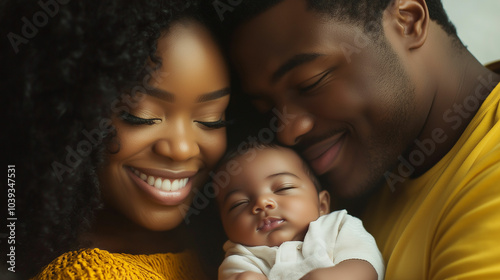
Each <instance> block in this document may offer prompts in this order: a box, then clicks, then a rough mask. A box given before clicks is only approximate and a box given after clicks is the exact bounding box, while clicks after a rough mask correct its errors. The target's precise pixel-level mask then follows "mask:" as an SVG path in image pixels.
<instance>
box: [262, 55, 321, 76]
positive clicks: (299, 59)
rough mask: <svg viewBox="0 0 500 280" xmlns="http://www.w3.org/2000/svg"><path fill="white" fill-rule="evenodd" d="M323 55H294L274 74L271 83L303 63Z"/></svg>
mask: <svg viewBox="0 0 500 280" xmlns="http://www.w3.org/2000/svg"><path fill="white" fill-rule="evenodd" d="M323 55H324V54H320V53H302V54H297V55H294V56H293V57H292V58H290V59H289V60H287V61H286V62H285V63H283V64H282V65H281V66H280V67H279V68H278V70H276V72H274V74H273V76H272V78H271V82H273V83H274V82H276V81H277V80H279V79H280V78H281V77H283V76H284V75H285V74H286V73H287V72H289V71H290V70H292V69H293V68H295V67H297V66H299V65H302V64H304V63H307V62H310V61H313V60H315V59H316V58H318V57H320V56H323Z"/></svg>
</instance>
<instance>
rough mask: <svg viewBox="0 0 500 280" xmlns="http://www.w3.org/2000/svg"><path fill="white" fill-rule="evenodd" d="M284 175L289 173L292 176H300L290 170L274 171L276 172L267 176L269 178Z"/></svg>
mask: <svg viewBox="0 0 500 280" xmlns="http://www.w3.org/2000/svg"><path fill="white" fill-rule="evenodd" d="M284 175H287V176H292V177H295V178H298V179H300V178H299V176H297V175H295V174H293V173H290V172H286V171H285V172H278V173H274V174H271V175H269V176H267V178H272V177H277V176H284Z"/></svg>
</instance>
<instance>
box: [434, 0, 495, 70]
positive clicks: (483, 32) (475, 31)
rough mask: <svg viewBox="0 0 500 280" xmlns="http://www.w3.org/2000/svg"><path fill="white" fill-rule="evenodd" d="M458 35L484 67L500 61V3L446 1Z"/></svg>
mask: <svg viewBox="0 0 500 280" xmlns="http://www.w3.org/2000/svg"><path fill="white" fill-rule="evenodd" d="M442 2H443V6H444V8H445V10H446V12H447V13H448V16H449V17H450V20H451V22H453V23H454V24H455V27H456V28H457V32H458V36H459V37H460V39H461V40H462V42H463V43H464V44H465V45H466V46H467V48H468V49H469V51H470V52H471V53H472V54H473V55H474V56H475V57H476V58H477V59H478V60H479V61H480V62H481V63H483V64H486V63H488V62H492V61H495V60H500V0H442Z"/></svg>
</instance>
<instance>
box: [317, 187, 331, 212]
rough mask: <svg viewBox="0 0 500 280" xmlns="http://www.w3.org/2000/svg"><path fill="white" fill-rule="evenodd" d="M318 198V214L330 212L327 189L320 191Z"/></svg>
mask: <svg viewBox="0 0 500 280" xmlns="http://www.w3.org/2000/svg"><path fill="white" fill-rule="evenodd" d="M318 198H319V215H320V216H323V215H325V214H328V213H330V194H329V193H328V192H327V191H321V192H320V193H319V194H318Z"/></svg>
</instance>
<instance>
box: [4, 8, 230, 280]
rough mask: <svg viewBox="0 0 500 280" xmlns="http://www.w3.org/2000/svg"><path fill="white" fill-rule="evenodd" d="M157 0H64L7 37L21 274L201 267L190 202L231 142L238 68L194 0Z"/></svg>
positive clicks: (88, 275)
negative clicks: (25, 33)
mask: <svg viewBox="0 0 500 280" xmlns="http://www.w3.org/2000/svg"><path fill="white" fill-rule="evenodd" d="M25 2H26V3H25ZM28 2H29V1H9V2H6V3H5V4H3V6H2V8H4V9H3V10H2V14H3V15H5V17H2V24H1V26H2V27H1V29H2V32H3V33H6V32H7V31H6V29H7V28H6V26H10V27H9V28H14V29H16V28H17V27H19V28H20V29H21V30H24V28H25V27H23V26H16V24H18V23H19V22H18V20H19V19H21V18H23V15H25V14H29V13H31V11H30V9H31V8H33V9H37V8H39V7H37V6H36V5H34V4H30V3H28ZM153 2H154V3H149V2H146V1H141V3H136V4H129V5H124V4H123V3H122V2H120V1H111V2H109V1H108V2H106V3H105V4H104V3H101V1H92V0H89V1H75V2H71V3H66V4H64V5H63V4H61V5H58V6H57V11H58V12H57V14H55V15H54V16H53V17H52V18H50V21H48V22H47V24H46V25H45V26H44V28H43V29H40V33H38V35H37V37H36V38H32V39H31V40H30V41H29V42H28V43H27V44H25V45H19V48H18V50H17V51H18V52H19V54H18V55H15V54H14V51H15V50H13V49H10V52H11V53H9V55H8V56H7V58H6V65H13V66H14V67H13V68H12V70H11V71H10V72H9V74H8V76H7V77H6V79H5V80H6V81H8V84H7V87H8V88H12V89H16V90H17V91H19V92H16V93H17V94H12V95H11V96H10V97H9V98H15V100H13V101H12V102H9V105H10V104H12V106H11V107H12V108H9V109H8V110H7V114H8V115H9V116H10V117H12V122H9V127H8V134H12V135H16V137H15V139H14V138H13V140H12V142H7V143H6V145H9V144H12V146H14V143H16V147H22V148H20V149H13V150H12V151H10V152H12V153H10V154H9V155H8V158H9V159H10V160H13V161H14V162H12V163H13V164H16V166H17V167H18V169H17V174H16V175H18V176H19V177H21V178H20V181H19V182H18V185H19V186H20V187H19V189H21V186H22V188H23V192H19V193H18V196H17V199H18V200H17V206H18V208H19V211H18V221H19V222H18V227H17V232H16V234H17V235H16V238H17V239H16V240H17V241H18V242H19V244H16V246H18V248H16V251H17V252H19V254H18V256H17V260H16V262H17V263H16V273H17V275H19V276H20V277H21V278H22V279H27V278H29V277H35V278H34V279H61V278H64V279H204V278H206V277H205V274H206V273H205V272H204V271H203V269H202V264H201V262H200V261H199V257H198V256H197V254H196V253H195V252H196V251H195V250H193V248H194V247H195V246H194V243H195V242H194V241H193V238H192V234H193V232H192V231H193V230H192V227H190V226H189V227H188V226H186V224H185V223H184V222H183V219H184V214H185V211H183V209H185V208H186V207H189V205H190V204H191V201H192V199H193V197H194V194H195V193H196V190H197V189H198V188H200V187H201V186H202V184H203V183H204V182H205V181H206V180H207V179H208V174H209V172H210V171H211V169H212V168H213V167H214V165H215V164H216V162H217V161H218V160H219V159H220V157H221V156H222V154H223V152H224V150H225V148H226V129H225V126H226V120H225V109H226V107H227V105H228V103H229V94H230V89H229V75H228V71H227V69H226V65H225V61H224V59H223V56H222V54H221V52H220V51H219V48H218V46H217V45H216V43H215V41H214V39H213V37H212V35H211V34H210V32H209V31H208V29H207V27H206V26H205V23H204V22H203V21H202V20H201V19H200V18H201V17H200V16H199V12H198V5H197V3H196V2H195V1H153ZM30 7H31V8H30ZM6 11H9V12H10V13H9V15H8V16H7V14H6ZM3 21H6V22H5V24H4V22H3ZM21 23H22V21H21ZM3 33H2V34H3ZM48 42H50V43H48ZM104 124H105V125H104ZM19 127H27V129H26V130H24V131H19ZM96 127H98V128H96ZM102 128H106V129H102ZM54 167H55V169H54ZM21 252H22V253H21ZM2 255H3V256H4V257H5V254H2ZM2 263H5V262H4V261H2ZM2 273H3V271H2ZM0 275H1V276H2V277H0V278H2V279H3V274H0Z"/></svg>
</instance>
